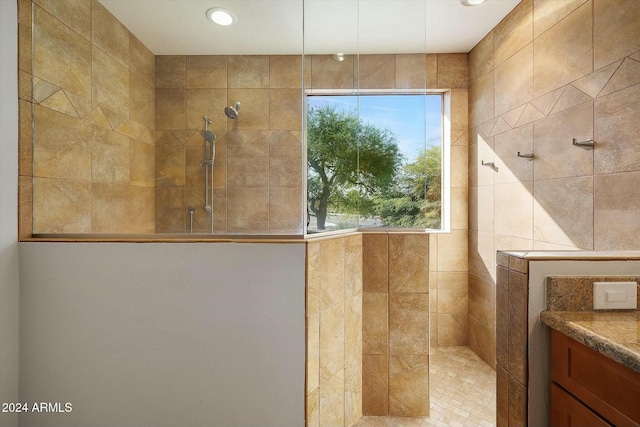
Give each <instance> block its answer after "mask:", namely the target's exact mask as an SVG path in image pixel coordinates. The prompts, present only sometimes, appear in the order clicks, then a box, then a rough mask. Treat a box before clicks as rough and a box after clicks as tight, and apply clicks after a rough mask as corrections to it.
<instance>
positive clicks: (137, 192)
mask: <svg viewBox="0 0 640 427" xmlns="http://www.w3.org/2000/svg"><path fill="white" fill-rule="evenodd" d="M127 197H128V199H127V219H126V221H125V223H124V224H122V225H124V226H125V227H126V232H128V233H154V232H155V189H154V188H153V187H138V186H129V191H128V192H127Z"/></svg>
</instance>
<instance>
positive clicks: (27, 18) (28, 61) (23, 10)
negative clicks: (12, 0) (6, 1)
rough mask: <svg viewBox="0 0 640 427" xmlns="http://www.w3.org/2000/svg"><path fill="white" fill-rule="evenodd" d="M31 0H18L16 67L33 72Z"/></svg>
mask: <svg viewBox="0 0 640 427" xmlns="http://www.w3.org/2000/svg"><path fill="white" fill-rule="evenodd" d="M32 9H33V3H32V2H31V0H18V69H19V70H22V71H25V72H27V73H29V74H31V73H32V72H33V70H32V62H33V31H32Z"/></svg>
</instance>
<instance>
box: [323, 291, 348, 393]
mask: <svg viewBox="0 0 640 427" xmlns="http://www.w3.org/2000/svg"><path fill="white" fill-rule="evenodd" d="M344 329H345V316H344V300H343V304H341V305H336V306H333V307H330V308H328V309H326V310H322V311H320V388H321V389H322V386H323V383H324V382H326V381H329V380H330V379H331V377H333V376H334V375H336V374H338V373H339V372H341V371H342V370H343V369H344V351H345V330H344Z"/></svg>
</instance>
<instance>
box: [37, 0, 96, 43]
mask: <svg viewBox="0 0 640 427" xmlns="http://www.w3.org/2000/svg"><path fill="white" fill-rule="evenodd" d="M34 3H35V4H37V5H38V6H41V7H42V8H43V9H45V10H46V11H47V12H49V13H50V14H52V15H53V16H55V17H56V18H58V19H59V20H60V21H62V22H63V23H64V24H65V25H66V26H68V27H69V28H71V29H72V30H73V31H75V32H76V33H78V34H80V35H81V36H82V37H84V38H85V39H87V40H91V6H92V2H91V1H86V0H65V1H57V0H35V1H34ZM29 18H31V17H29Z"/></svg>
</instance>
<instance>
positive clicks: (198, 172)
mask: <svg viewBox="0 0 640 427" xmlns="http://www.w3.org/2000/svg"><path fill="white" fill-rule="evenodd" d="M184 150H185V187H187V188H193V187H198V188H202V189H203V191H204V186H205V183H204V181H205V176H204V174H205V168H204V166H200V162H201V161H202V159H203V156H204V154H203V148H202V147H196V146H190V145H187V146H185V147H184ZM214 167H215V165H214ZM207 173H209V174H211V171H210V170H209V171H208V172H207ZM207 179H209V178H207Z"/></svg>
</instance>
